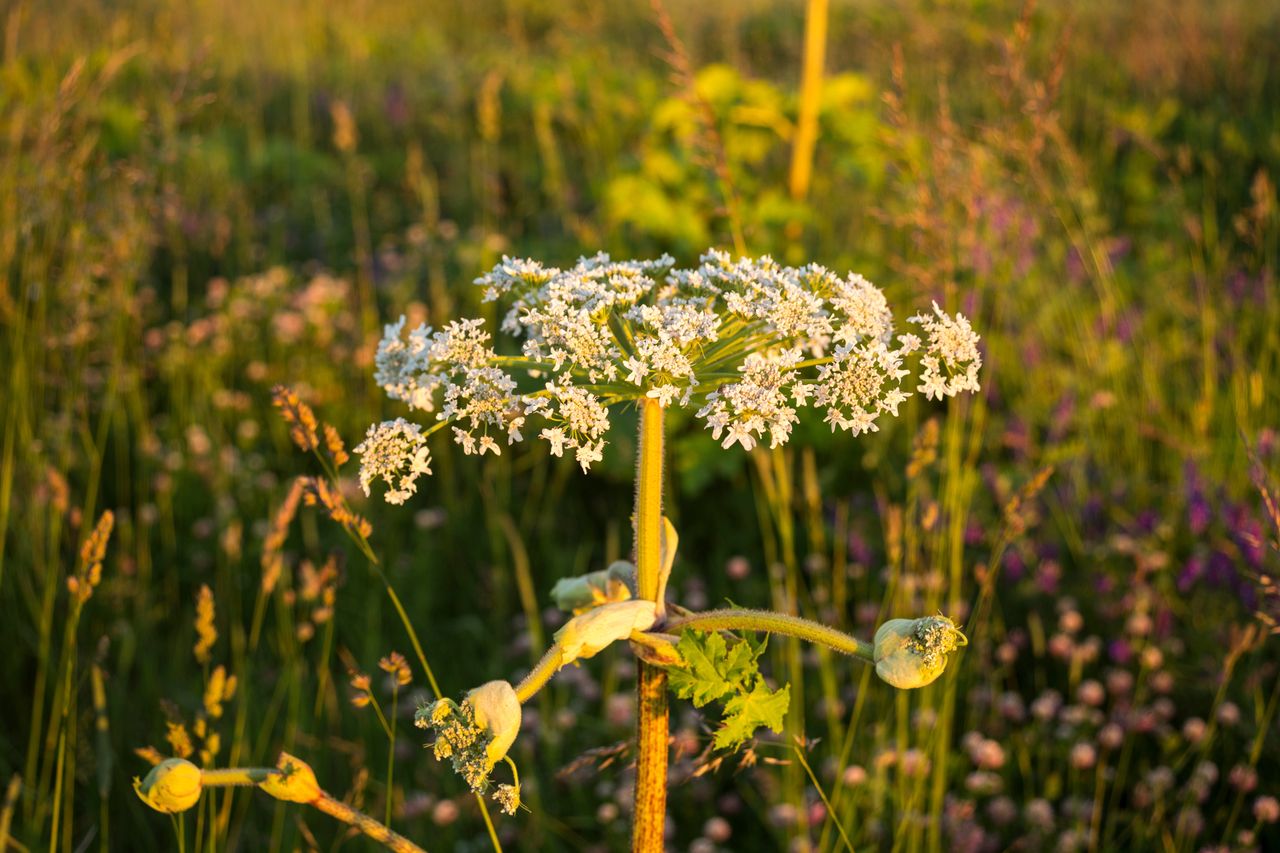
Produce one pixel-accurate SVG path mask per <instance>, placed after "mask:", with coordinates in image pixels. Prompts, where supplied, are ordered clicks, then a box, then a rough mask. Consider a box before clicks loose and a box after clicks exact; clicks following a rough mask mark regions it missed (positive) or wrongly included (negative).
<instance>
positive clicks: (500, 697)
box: [466, 681, 520, 772]
mask: <svg viewBox="0 0 1280 853" xmlns="http://www.w3.org/2000/svg"><path fill="white" fill-rule="evenodd" d="M466 702H467V704H469V705H470V706H471V712H472V714H473V715H474V716H475V721H476V725H477V726H479V727H480V728H482V729H487V730H488V731H489V733H490V734H491V735H493V740H491V741H489V745H488V746H487V747H485V760H486V761H487V762H488V765H489V766H488V768H486V772H487V771H488V770H492V769H493V765H495V764H497V763H498V762H499V761H501V760H502V758H503V756H505V755H506V754H507V750H509V749H511V744H512V743H514V742H515V739H516V735H517V734H518V733H519V732H520V700H519V699H517V698H516V691H515V688H513V687H512V686H511V685H510V684H508V683H507V682H505V681H490V682H487V683H485V684H482V685H480V686H479V687H477V688H476V689H475V690H472V691H471V692H470V693H468V694H467V699H466Z"/></svg>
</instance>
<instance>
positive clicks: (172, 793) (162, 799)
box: [133, 758, 204, 814]
mask: <svg viewBox="0 0 1280 853" xmlns="http://www.w3.org/2000/svg"><path fill="white" fill-rule="evenodd" d="M203 788H204V783H203V781H202V779H201V775H200V768H199V767H196V766H195V765H194V764H192V763H191V762H190V761H187V760H186V759H185V758H169V759H166V760H165V761H161V762H160V763H159V764H157V765H156V766H155V767H152V768H151V772H150V773H148V774H147V776H146V778H145V779H143V780H142V781H138V779H137V778H134V780H133V790H134V791H136V792H137V794H138V797H139V798H140V799H141V800H142V801H143V802H144V803H146V804H147V805H149V806H151V808H153V809H155V810H156V811H158V812H164V813H165V814H175V813H176V812H185V811H186V810H187V809H189V808H191V807H192V806H194V805H195V804H196V803H197V802H198V801H199V799H200V792H201V790H202V789H203Z"/></svg>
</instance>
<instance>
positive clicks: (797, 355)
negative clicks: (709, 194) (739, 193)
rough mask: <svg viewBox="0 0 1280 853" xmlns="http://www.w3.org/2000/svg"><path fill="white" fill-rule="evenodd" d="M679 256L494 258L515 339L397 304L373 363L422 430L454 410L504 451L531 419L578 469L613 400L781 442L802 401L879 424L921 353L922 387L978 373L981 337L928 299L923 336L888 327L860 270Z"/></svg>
mask: <svg viewBox="0 0 1280 853" xmlns="http://www.w3.org/2000/svg"><path fill="white" fill-rule="evenodd" d="M672 265H673V261H672V259H671V258H670V257H667V256H663V257H661V258H659V259H657V260H653V261H613V260H611V259H610V258H609V256H608V255H604V254H598V255H595V256H593V257H590V258H582V259H579V261H578V262H577V264H575V265H574V266H573V267H571V268H569V269H565V270H561V269H555V268H552V267H546V266H543V265H542V264H540V263H538V262H536V261H531V260H520V259H514V258H503V260H502V263H500V264H498V265H497V266H496V267H494V268H493V269H492V270H491V271H490V272H488V273H487V274H485V275H483V276H481V277H480V278H478V279H476V283H477V284H478V285H479V286H481V287H482V288H484V300H485V301H496V300H502V301H503V302H504V303H505V304H506V305H507V306H508V309H507V311H506V313H505V314H504V315H503V319H502V322H501V329H502V331H503V332H504V333H506V334H507V335H510V336H511V337H512V338H514V339H515V340H508V341H507V342H506V343H504V344H502V345H501V351H499V349H495V343H494V341H493V340H492V339H491V336H490V334H489V332H487V331H486V330H485V328H484V324H483V322H482V321H481V320H475V319H472V320H456V321H454V322H452V323H449V324H448V325H447V326H445V327H444V328H443V329H441V330H439V331H433V330H432V329H431V328H430V327H428V326H420V327H418V328H417V329H415V330H413V331H411V332H409V333H408V335H407V336H406V335H405V329H404V320H403V318H402V319H401V320H400V321H399V322H397V323H393V324H390V325H388V326H387V327H386V334H385V336H384V338H383V340H382V343H381V345H380V346H379V347H378V354H377V358H376V370H375V373H374V376H375V379H376V380H377V382H378V384H379V385H381V386H382V387H383V389H384V390H385V391H386V392H387V395H388V396H390V397H391V398H392V399H395V400H398V401H401V402H404V403H406V404H407V405H408V406H409V407H410V408H411V409H414V410H417V411H422V412H431V413H434V415H435V419H436V423H435V424H434V425H432V426H430V427H429V428H426V429H424V430H423V431H422V433H421V436H422V437H425V436H427V435H429V434H430V433H432V432H435V431H436V430H438V429H443V428H446V427H447V428H448V429H449V432H450V434H451V435H452V436H453V438H454V440H455V441H456V442H457V443H458V444H459V445H461V447H462V449H463V451H464V452H465V453H467V454H480V455H483V454H485V453H493V454H495V455H497V454H500V453H501V450H502V448H503V447H505V446H506V445H509V444H512V443H514V442H517V441H521V440H523V439H524V437H525V435H527V434H528V433H529V432H530V431H531V432H532V434H533V435H534V436H536V437H539V438H542V439H544V440H545V441H546V442H547V445H548V447H549V449H550V451H551V453H552V454H553V455H555V456H563V455H565V454H566V451H572V453H573V456H574V458H575V459H576V460H577V462H578V464H579V465H581V466H582V469H583V470H584V471H586V470H589V469H590V467H591V465H592V464H593V463H595V462H598V461H600V460H601V459H602V458H603V455H604V449H605V446H606V435H607V433H608V431H609V409H610V408H611V407H613V406H615V405H618V404H620V403H631V402H635V401H639V400H655V401H657V403H658V404H659V405H660V406H661V407H662V408H664V409H666V408H670V407H674V406H681V407H688V408H690V409H691V410H693V411H694V412H696V413H697V416H698V417H700V418H702V419H703V420H704V421H705V424H706V427H707V429H709V430H711V433H712V435H713V436H714V437H715V438H716V439H717V440H718V441H720V442H721V444H722V445H723V446H724V447H726V448H729V447H732V446H733V445H735V444H738V445H741V446H742V447H743V448H744V449H747V450H750V449H752V448H754V447H755V446H756V445H757V444H759V443H762V442H764V441H765V440H766V439H767V440H768V444H769V446H770V447H778V446H779V445H782V444H785V443H786V442H787V441H788V440H789V439H790V437H791V432H792V429H793V427H794V426H795V424H796V423H797V422H798V421H799V419H800V417H801V416H802V414H801V413H802V410H804V409H805V408H808V407H813V408H817V409H820V410H822V411H823V418H824V420H825V421H826V422H827V423H828V424H830V425H831V428H832V429H833V430H834V429H841V430H845V431H848V432H850V433H852V434H854V435H858V434H860V433H863V432H870V431H874V430H876V429H877V428H878V426H877V424H878V421H879V419H880V418H881V417H883V416H884V415H889V416H895V415H897V413H898V407H899V406H900V405H901V403H902V402H903V401H904V400H905V399H906V398H907V397H908V396H910V394H911V393H912V391H910V390H906V388H911V387H912V386H911V384H908V385H907V386H906V388H904V385H903V383H904V381H906V377H907V376H909V375H910V372H911V370H910V367H909V365H908V361H911V362H915V361H917V359H918V363H919V369H918V371H917V372H918V377H917V381H916V382H915V383H914V385H915V390H917V391H919V392H922V393H924V394H925V395H926V396H927V397H929V398H930V399H940V398H942V397H949V396H954V395H955V394H958V393H960V392H962V391H976V390H977V389H978V373H979V370H980V368H981V366H982V356H981V353H980V351H979V349H978V337H977V335H976V334H974V332H973V330H972V328H971V327H970V326H969V321H968V320H967V319H965V318H964V317H962V316H958V315H957V316H956V317H951V316H949V315H947V314H946V313H944V312H943V311H941V310H940V309H939V308H938V307H937V306H936V305H935V306H933V311H932V313H926V314H921V315H919V316H916V317H912V318H911V321H912V322H914V323H917V324H918V325H919V326H920V327H921V335H920V336H919V337H917V336H916V335H912V334H899V335H896V337H895V330H894V322H893V314H892V312H891V311H890V309H889V304H888V302H887V301H886V300H885V297H884V294H883V293H882V292H881V291H880V289H879V288H877V287H876V286H875V285H873V284H872V283H871V282H869V281H867V280H866V279H865V278H863V277H862V276H860V275H856V274H849V275H847V276H845V277H843V278H841V277H840V276H838V275H836V274H834V273H832V272H831V271H829V270H827V269H826V268H824V267H821V266H818V265H816V264H811V265H809V266H805V267H799V268H795V267H788V266H783V265H782V264H779V263H777V262H776V261H774V260H773V259H771V258H768V257H763V258H758V259H756V258H739V259H737V260H734V259H733V258H731V257H730V256H729V255H728V254H726V253H724V252H720V251H715V250H712V251H710V252H708V253H707V254H706V255H704V256H703V257H702V258H701V259H700V262H699V265H698V266H697V267H695V268H692V269H683V270H677V269H672ZM922 338H923V339H924V340H923V341H922V340H921V339H922ZM538 419H540V421H539V420H538ZM530 421H531V423H526V422H530ZM384 427H385V425H384ZM399 434H400V435H401V436H402V437H406V438H407V436H405V435H404V434H403V429H402V430H401V432H400V433H399ZM416 435H417V434H415V437H416ZM371 436H372V433H371ZM369 444H370V442H369V441H366V444H365V445H362V447H364V446H366V445H369ZM397 458H398V459H399V460H401V461H402V462H403V460H404V459H405V457H403V456H399V457H395V456H388V455H386V454H384V455H383V458H379V459H375V460H373V463H372V464H370V465H369V466H368V468H367V472H366V471H365V469H362V480H361V482H362V483H363V484H365V485H366V488H367V484H368V482H370V481H371V480H372V479H375V478H377V477H380V476H382V477H386V476H388V475H387V472H399V471H400V470H401V469H402V468H403V467H404V466H403V465H400V466H396V465H392V464H389V463H390V462H393V461H395V460H396V459H397ZM423 458H424V460H425V457H423ZM413 468H414V466H409V470H410V474H408V475H404V474H400V473H395V474H393V475H392V476H391V478H390V479H388V484H389V485H390V486H391V490H390V491H388V493H387V499H388V500H391V501H393V502H400V501H403V500H404V499H405V497H407V495H408V494H410V493H412V482H413V477H414V476H416V473H417V472H414V470H413ZM366 473H367V475H366ZM406 478H407V479H406Z"/></svg>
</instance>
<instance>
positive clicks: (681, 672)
mask: <svg viewBox="0 0 1280 853" xmlns="http://www.w3.org/2000/svg"><path fill="white" fill-rule="evenodd" d="M767 644H768V642H767V640H762V641H760V642H759V643H755V642H753V641H752V640H750V639H739V638H734V639H733V640H731V641H726V640H725V638H724V635H722V634H720V633H718V632H715V631H712V632H704V631H697V630H694V629H686V630H685V632H684V633H683V634H682V635H681V636H680V642H679V643H678V644H677V645H676V648H677V650H679V652H680V655H681V657H683V658H684V660H685V664H686V666H685V668H683V669H679V668H672V670H671V672H670V675H669V678H670V684H671V689H672V690H674V691H675V693H676V695H677V696H679V697H680V698H682V699H688V700H690V701H692V702H693V704H694V706H695V707H697V708H702V707H705V706H706V705H707V704H709V703H711V702H716V701H719V702H721V703H722V704H723V705H724V717H723V719H722V720H721V722H720V727H719V728H718V729H717V730H716V735H715V741H714V744H715V747H716V749H734V748H736V747H738V746H741V745H742V744H744V743H746V742H747V741H749V740H750V739H751V738H752V737H754V736H755V733H756V730H757V729H759V728H761V727H767V728H768V729H769V730H770V731H773V732H780V731H782V719H783V717H785V716H786V714H787V708H788V707H790V704H791V685H790V684H785V685H783V686H782V688H781V689H779V690H771V689H770V688H769V685H768V684H766V683H765V680H764V676H762V675H761V674H760V666H759V660H760V656H761V655H762V654H764V650H765V646H766V645H767Z"/></svg>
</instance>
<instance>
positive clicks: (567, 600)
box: [551, 560, 636, 613]
mask: <svg viewBox="0 0 1280 853" xmlns="http://www.w3.org/2000/svg"><path fill="white" fill-rule="evenodd" d="M635 586H636V567H635V566H633V565H631V564H630V563H627V562H624V561H622V560H619V561H617V562H615V563H613V564H612V565H610V566H609V568H607V569H604V570H602V571H598V572H590V573H588V574H585V575H578V576H576V577H572V578H561V579H560V580H558V581H556V585H555V586H554V587H552V588H551V598H552V600H553V601H555V603H556V607H558V608H560V609H561V610H564V611H568V612H571V613H580V612H582V611H584V610H588V609H590V608H592V607H598V606H599V605H601V604H608V603H609V602H611V601H626V600H627V599H628V598H634V597H635V594H636V590H635Z"/></svg>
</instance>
